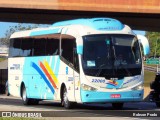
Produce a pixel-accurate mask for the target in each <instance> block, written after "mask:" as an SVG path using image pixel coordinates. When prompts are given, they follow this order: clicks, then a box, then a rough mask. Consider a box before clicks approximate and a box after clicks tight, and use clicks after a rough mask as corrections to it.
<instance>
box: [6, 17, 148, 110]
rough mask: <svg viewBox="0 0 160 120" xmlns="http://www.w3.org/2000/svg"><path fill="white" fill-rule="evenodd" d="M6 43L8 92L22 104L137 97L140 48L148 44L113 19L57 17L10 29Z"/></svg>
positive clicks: (118, 101) (115, 101) (118, 102)
mask: <svg viewBox="0 0 160 120" xmlns="http://www.w3.org/2000/svg"><path fill="white" fill-rule="evenodd" d="M19 41H21V44H20V42H19ZM11 43H12V44H11V49H10V51H11V53H12V54H11V56H10V58H9V66H8V68H9V92H10V93H11V94H12V95H14V96H20V97H22V100H23V102H24V104H29V102H28V101H32V102H35V101H36V103H38V101H40V100H46V99H50V100H60V101H61V104H62V105H63V106H64V107H65V108H71V106H73V105H74V104H73V103H85V104H87V103H112V106H113V107H114V108H118V109H120V108H122V107H123V104H124V103H125V102H137V101H141V100H142V99H143V92H144V89H143V83H144V70H143V60H142V52H141V51H142V50H141V48H142V49H143V52H144V55H147V54H149V44H148V41H147V39H146V37H144V36H141V35H135V34H134V33H133V32H132V30H131V29H130V27H128V26H127V25H124V24H122V23H121V22H120V21H118V20H115V19H111V18H93V19H76V20H69V21H62V22H57V23H55V24H53V25H52V26H51V27H49V28H45V29H34V30H30V31H24V32H19V33H15V34H13V35H12V36H11ZM37 46H38V47H37ZM141 46H142V47H141ZM42 49H43V51H42ZM52 49H53V50H52ZM17 53H18V54H17ZM53 53H54V54H53ZM13 90H14V92H13Z"/></svg>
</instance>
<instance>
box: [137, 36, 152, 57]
mask: <svg viewBox="0 0 160 120" xmlns="http://www.w3.org/2000/svg"><path fill="white" fill-rule="evenodd" d="M137 38H138V40H139V42H140V43H141V45H142V47H143V52H144V55H148V54H149V53H150V47H149V42H148V39H147V38H146V37H145V36H143V35H137Z"/></svg>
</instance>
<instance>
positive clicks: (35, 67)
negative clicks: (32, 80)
mask: <svg viewBox="0 0 160 120" xmlns="http://www.w3.org/2000/svg"><path fill="white" fill-rule="evenodd" d="M32 67H33V68H34V69H35V70H36V71H37V72H38V73H39V74H40V75H41V76H42V78H43V79H44V81H45V82H46V84H47V85H48V87H49V88H50V90H51V91H52V93H53V94H54V92H55V91H54V89H53V87H52V86H51V84H50V82H49V81H48V79H47V78H46V76H45V75H44V73H43V72H42V71H41V69H40V68H39V67H38V66H37V65H36V64H35V63H34V62H32Z"/></svg>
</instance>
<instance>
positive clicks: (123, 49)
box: [82, 34, 142, 78]
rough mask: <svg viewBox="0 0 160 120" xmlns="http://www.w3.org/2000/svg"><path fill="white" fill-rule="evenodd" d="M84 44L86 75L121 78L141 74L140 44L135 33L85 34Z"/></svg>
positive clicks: (83, 61)
mask: <svg viewBox="0 0 160 120" xmlns="http://www.w3.org/2000/svg"><path fill="white" fill-rule="evenodd" d="M83 46H84V47H83V56H82V64H83V65H82V66H83V70H84V73H85V74H86V75H90V76H98V77H106V78H111V77H118V78H119V77H127V76H133V75H139V74H141V69H142V59H141V52H140V45H139V42H138V40H137V38H136V37H135V36H134V35H126V34H98V35H87V36H83Z"/></svg>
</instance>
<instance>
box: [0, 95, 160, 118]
mask: <svg viewBox="0 0 160 120" xmlns="http://www.w3.org/2000/svg"><path fill="white" fill-rule="evenodd" d="M0 111H1V113H2V112H4V111H7V112H8V111H9V112H12V113H13V112H14V113H15V112H18V113H21V114H22V112H23V113H25V112H36V113H40V114H41V116H42V117H65V118H67V119H70V117H81V119H86V117H87V118H88V119H89V117H93V118H97V117H98V118H101V117H104V118H105V117H112V119H115V118H119V119H120V118H121V119H130V118H134V119H139V118H140V119H151V115H152V116H153V115H155V116H156V115H157V116H159V117H160V109H158V108H157V107H156V105H155V103H151V102H139V103H125V104H124V108H123V109H122V110H114V109H113V108H112V106H111V104H109V103H107V104H89V105H83V104H78V105H76V106H75V107H74V108H73V109H71V110H65V109H64V108H63V107H61V106H60V103H59V102H52V101H41V102H40V104H39V105H30V106H24V105H23V104H22V101H21V99H20V98H15V97H7V96H4V95H0ZM14 115H16V114H14ZM142 115H143V117H142ZM144 115H146V116H144ZM149 116H150V117H149ZM135 117H136V118H135ZM159 117H153V118H154V119H159Z"/></svg>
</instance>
